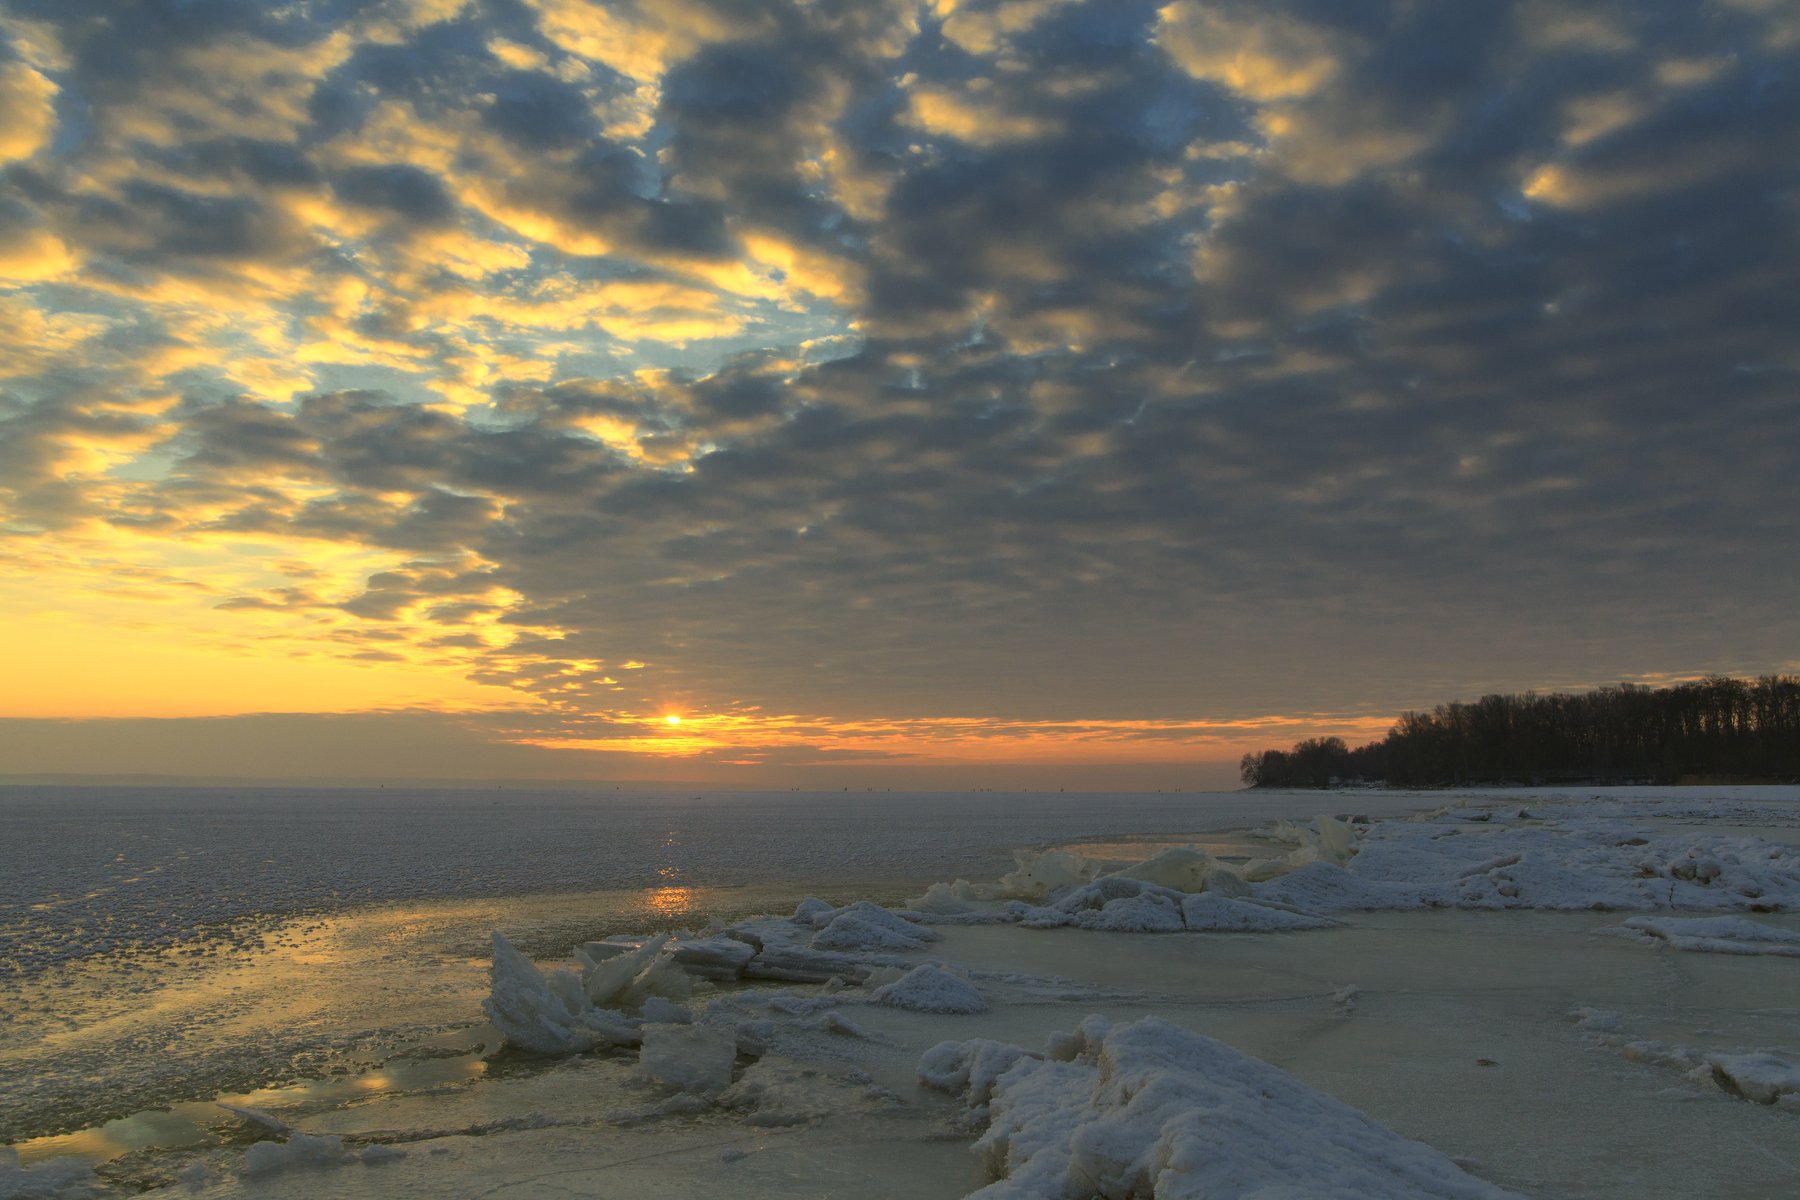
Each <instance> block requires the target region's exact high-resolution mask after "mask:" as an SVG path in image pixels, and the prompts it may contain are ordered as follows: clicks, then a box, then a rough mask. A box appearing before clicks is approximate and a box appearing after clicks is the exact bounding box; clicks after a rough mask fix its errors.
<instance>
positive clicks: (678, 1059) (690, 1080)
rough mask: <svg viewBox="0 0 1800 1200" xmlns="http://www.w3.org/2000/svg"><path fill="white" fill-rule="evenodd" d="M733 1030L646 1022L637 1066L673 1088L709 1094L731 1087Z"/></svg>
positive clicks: (735, 1049) (735, 1045)
mask: <svg viewBox="0 0 1800 1200" xmlns="http://www.w3.org/2000/svg"><path fill="white" fill-rule="evenodd" d="M737 1052H738V1038H737V1033H736V1031H735V1030H731V1029H720V1028H718V1027H717V1026H712V1025H646V1026H645V1027H644V1045H643V1048H642V1049H640V1050H639V1051H638V1067H639V1068H640V1069H641V1070H642V1071H643V1072H644V1074H646V1075H648V1076H649V1077H650V1078H652V1079H654V1080H656V1081H657V1082H658V1083H661V1084H664V1085H665V1086H668V1087H672V1088H674V1089H676V1090H677V1091H682V1092H694V1093H697V1094H701V1095H713V1094H716V1093H718V1092H722V1091H724V1090H725V1089H726V1088H728V1087H730V1086H731V1064H732V1062H733V1061H734V1060H735V1059H736V1058H737Z"/></svg>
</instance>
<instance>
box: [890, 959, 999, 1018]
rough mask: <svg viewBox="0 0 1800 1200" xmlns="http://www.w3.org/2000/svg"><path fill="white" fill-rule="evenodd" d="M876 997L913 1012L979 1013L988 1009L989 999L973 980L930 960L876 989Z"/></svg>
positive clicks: (895, 1006)
mask: <svg viewBox="0 0 1800 1200" xmlns="http://www.w3.org/2000/svg"><path fill="white" fill-rule="evenodd" d="M874 1000H875V1002H876V1003H877V1004H886V1005H888V1006H889V1007H891V1008H905V1009H911V1010H912V1011H913V1012H930V1013H978V1012H986V1011H987V1001H985V1000H983V999H982V998H981V993H980V992H978V991H976V990H975V987H974V985H973V984H971V983H970V982H969V981H968V980H966V979H964V978H963V977H962V976H960V975H952V974H951V973H950V972H948V971H946V970H944V969H943V968H942V967H937V966H933V965H932V964H930V963H926V964H925V965H924V966H920V967H914V968H913V969H912V970H910V971H908V972H907V973H906V974H904V975H902V976H901V977H900V978H899V979H896V980H894V982H892V983H889V984H884V985H882V986H881V987H878V988H876V989H875V993H874Z"/></svg>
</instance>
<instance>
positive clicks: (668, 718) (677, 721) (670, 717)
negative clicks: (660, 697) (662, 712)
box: [663, 713, 681, 725]
mask: <svg viewBox="0 0 1800 1200" xmlns="http://www.w3.org/2000/svg"><path fill="white" fill-rule="evenodd" d="M663 720H664V721H667V722H668V723H669V724H671V725H679V724H681V718H680V717H678V716H676V715H675V714H674V713H670V714H669V715H668V716H666V717H664V718H663Z"/></svg>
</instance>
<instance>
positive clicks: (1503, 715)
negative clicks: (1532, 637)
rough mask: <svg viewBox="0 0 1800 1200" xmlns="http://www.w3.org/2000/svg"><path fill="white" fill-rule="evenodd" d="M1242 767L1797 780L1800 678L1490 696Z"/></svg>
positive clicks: (1355, 778) (1357, 775) (1267, 776)
mask: <svg viewBox="0 0 1800 1200" xmlns="http://www.w3.org/2000/svg"><path fill="white" fill-rule="evenodd" d="M1239 769H1240V771H1241V772H1242V774H1243V778H1244V782H1245V783H1247V784H1249V785H1250V786H1251V787H1265V788H1323V787H1330V786H1331V785H1332V784H1334V783H1371V784H1373V783H1382V784H1387V785H1388V786H1391V787H1466V786H1475V785H1481V784H1560V783H1679V782H1681V781H1683V780H1696V781H1698V780H1706V781H1711V782H1734V783H1789V782H1796V781H1800V676H1793V675H1765V676H1762V677H1761V678H1759V679H1755V680H1749V679H1731V678H1726V677H1724V676H1712V677H1709V678H1706V679H1701V680H1696V681H1693V682H1690V683H1678V684H1674V685H1673V686H1670V687H1660V688H1650V687H1641V686H1636V685H1633V684H1629V683H1627V684H1621V685H1619V686H1617V687H1603V688H1600V689H1598V690H1596V691H1591V692H1584V693H1582V694H1580V695H1565V694H1561V693H1557V694H1553V695H1543V696H1540V695H1538V694H1537V693H1535V692H1527V693H1525V694H1524V695H1494V696H1483V697H1482V698H1481V699H1479V700H1477V701H1475V702H1474V703H1473V704H1465V703H1462V702H1461V701H1458V702H1455V703H1452V704H1440V705H1438V706H1437V707H1436V708H1434V709H1432V710H1431V711H1430V712H1409V713H1405V714H1403V715H1402V716H1401V717H1400V720H1399V721H1397V722H1396V723H1395V724H1394V727H1393V728H1392V729H1390V730H1388V733H1387V736H1386V737H1384V738H1382V739H1381V740H1380V741H1378V742H1370V743H1369V744H1368V745H1366V746H1357V747H1354V748H1352V747H1350V746H1348V745H1346V744H1345V742H1344V739H1343V738H1338V737H1325V738H1308V739H1306V740H1305V741H1303V742H1299V743H1296V744H1295V746H1294V747H1293V749H1291V750H1264V751H1261V752H1259V753H1253V754H1246V755H1244V757H1243V760H1242V761H1241V762H1240V763H1239Z"/></svg>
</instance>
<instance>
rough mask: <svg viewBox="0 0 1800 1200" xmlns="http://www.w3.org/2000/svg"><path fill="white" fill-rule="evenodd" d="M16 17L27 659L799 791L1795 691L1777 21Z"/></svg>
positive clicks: (1272, 13) (921, 10)
mask: <svg viewBox="0 0 1800 1200" xmlns="http://www.w3.org/2000/svg"><path fill="white" fill-rule="evenodd" d="M0 46H3V49H0V161H3V163H4V165H3V166H0V172H3V174H0V518H3V520H4V526H3V529H0V556H3V559H4V561H3V563H0V567H3V568H4V570H5V572H6V574H7V575H8V577H9V579H10V582H8V583H7V584H6V585H4V588H3V589H0V598H3V599H4V601H5V605H6V611H7V612H8V613H10V614H14V616H15V617H16V620H14V622H13V628H14V630H15V631H24V632H23V634H22V635H21V636H30V631H31V629H32V628H34V626H32V624H31V621H32V620H36V619H40V618H42V619H55V620H62V621H63V624H62V625H61V626H59V628H63V629H65V630H66V629H68V628H71V627H73V628H77V629H78V628H81V627H83V625H82V623H83V622H86V623H88V624H89V625H108V626H111V627H120V626H121V625H123V626H124V627H129V628H130V629H133V630H135V631H136V635H137V636H140V637H142V638H145V639H155V638H157V637H166V638H169V639H172V640H173V641H174V642H176V643H179V644H181V645H182V646H184V647H187V648H188V649H189V650H191V652H192V653H193V654H195V655H204V654H219V655H226V656H233V655H235V656H237V658H239V659H245V658H251V659H255V658H261V659H264V660H272V659H275V658H280V657H286V658H289V659H293V660H296V661H307V662H315V663H317V662H330V663H343V662H351V663H368V664H372V666H371V672H379V671H382V670H392V671H394V672H404V671H413V672H420V671H422V672H426V673H427V674H426V675H424V676H419V677H420V678H426V677H429V673H430V672H438V673H439V676H441V677H442V678H445V679H450V678H456V679H468V680H473V681H474V685H482V686H481V688H480V689H478V690H479V691H480V695H481V697H482V699H480V701H479V702H477V701H475V700H469V701H468V702H467V703H464V704H463V705H462V706H463V707H473V708H489V709H505V710H507V711H508V712H509V713H510V714H511V715H510V716H507V717H506V718H505V719H500V718H495V717H493V716H491V715H490V716H487V717H483V718H481V721H482V722H484V723H485V724H482V725H481V728H482V729H484V730H487V732H488V733H489V734H494V730H495V729H499V730H501V731H502V734H503V735H505V736H511V737H515V738H519V739H528V740H531V741H535V742H548V743H554V744H567V743H569V742H571V741H573V742H575V743H579V744H584V745H588V746H592V747H596V748H610V749H614V750H619V751H627V752H631V751H638V750H644V749H651V750H654V749H657V748H659V747H660V748H663V749H674V750H685V751H686V752H688V753H691V754H695V755H698V756H699V757H700V758H701V759H705V760H711V761H727V760H728V761H733V762H743V763H748V762H756V761H769V762H775V761H808V760H819V761H830V760H832V759H833V758H834V757H851V758H857V757H860V758H862V759H865V760H866V759H868V758H869V757H871V756H875V755H879V754H881V753H887V752H892V753H912V752H915V751H917V749H918V747H919V746H920V745H923V744H925V743H930V742H934V741H935V742H937V743H939V744H943V745H951V744H954V745H957V746H960V747H962V748H963V751H966V752H968V753H977V752H979V753H987V754H990V755H992V754H1012V755H1014V756H1016V757H1029V754H1028V751H1029V750H1030V747H1031V746H1035V745H1040V744H1042V743H1043V742H1044V739H1052V740H1055V741H1056V742H1058V743H1059V744H1061V745H1063V746H1064V747H1067V746H1070V745H1074V746H1077V747H1079V746H1081V745H1089V746H1091V747H1096V748H1098V747H1109V748H1110V749H1106V750H1105V751H1104V754H1108V755H1112V756H1113V757H1122V758H1129V757H1131V756H1132V755H1134V754H1144V755H1150V756H1152V757H1154V756H1155V755H1156V754H1164V755H1169V754H1175V753H1177V752H1179V753H1181V754H1187V753H1191V752H1195V748H1196V747H1200V748H1204V747H1206V746H1209V745H1215V744H1217V745H1224V744H1225V742H1221V741H1219V739H1221V738H1224V739H1227V740H1229V738H1230V737H1238V738H1240V740H1241V738H1242V737H1244V736H1248V737H1249V740H1250V741H1252V742H1256V741H1260V740H1263V733H1262V732H1261V731H1255V732H1253V733H1251V734H1248V735H1246V734H1244V732H1243V731H1242V730H1241V729H1237V728H1236V727H1235V726H1234V725H1233V724H1232V722H1233V721H1234V720H1236V719H1238V718H1243V717H1246V716H1258V715H1269V714H1289V715H1293V714H1337V715H1338V716H1339V717H1341V718H1343V719H1345V720H1349V721H1350V722H1351V725H1352V726H1353V725H1354V719H1353V718H1355V717H1356V716H1357V715H1358V714H1360V715H1361V716H1363V717H1367V718H1370V719H1372V720H1373V719H1378V718H1380V717H1384V716H1387V715H1391V714H1392V713H1394V712H1395V711H1397V710H1398V709H1400V708H1402V707H1407V706H1416V705H1421V704H1430V703H1432V702H1435V701H1437V700H1440V699H1445V698H1449V697H1451V696H1454V695H1459V694H1460V695H1465V696H1467V695H1473V694H1476V693H1478V692H1480V691H1482V690H1492V689H1497V688H1525V687H1530V686H1545V685H1551V686H1554V685H1558V684H1579V683H1588V682H1593V681H1600V680H1607V679H1617V678H1620V677H1621V676H1655V675H1658V674H1663V673H1691V672H1696V671H1702V670H1710V669H1723V670H1753V671H1754V670H1771V669H1778V668H1781V667H1783V666H1792V665H1793V664H1794V663H1795V661H1796V657H1797V653H1800V652H1797V651H1796V650H1795V646H1796V644H1797V642H1796V637H1797V635H1800V606H1797V605H1796V604H1795V603H1794V594H1795V584H1796V582H1797V577H1800V570H1797V568H1796V565H1795V564H1796V557H1795V554H1794V550H1795V548H1796V547H1797V546H1800V487H1797V485H1796V483H1795V479H1796V471H1795V463H1796V462H1800V403H1797V400H1800V389H1797V382H1800V376H1797V374H1796V372H1797V371H1800V340H1797V339H1796V338H1795V337H1794V330H1795V328H1796V327H1797V326H1800V321H1797V317H1800V313H1797V312H1796V299H1795V298H1796V297H1797V296H1800V253H1797V251H1800V245H1797V243H1800V10H1796V9H1795V7H1794V6H1793V5H1792V4H1789V3H1784V2H1782V0H1719V2H1716V3H1711V4H1700V3H1666V4H1664V3H1654V2H1651V3H1645V2H1632V3H1617V4H1608V3H1598V2H1597V3H1585V4H1579V5H1571V4H1564V3H1552V2H1549V0H1542V2H1537V0H1532V2H1518V3H1499V2H1493V3H1488V2H1464V0H1455V2H1452V0H1442V2H1436V3H1431V2H1414V3H1403V2H1398V0H1396V2H1393V3H1377V2H1371V3H1344V2H1338V0H1333V2H1329V3H1327V2H1323V0H1321V2H1317V3H1308V2H1299V0H1293V2H1288V3H1262V2H1257V3H1248V2H1245V3H1235V2H1209V0H1177V2H1176V3H1169V4H1160V5H1159V4H1144V3H1135V2H1133V0H1091V2H1088V3H1081V2H1077V0H1004V2H999V3H958V2H956V0H936V2H935V3H918V2H916V0H915V2H910V3H882V2H879V0H842V2H834V0H788V2H785V3H782V2H776V0H767V2H759V3H727V2H724V0H720V2H718V3H707V2H704V0H662V2H658V0H617V2H614V3H589V2H585V0H504V2H503V0H467V2H461V0H382V2H379V3H355V2H352V0H344V2H338V3H330V2H324V0H319V2H311V3H302V4H291V5H281V6H275V5H262V4H245V3H237V2H231V0H212V2H208V0H195V2H191V3H177V2H174V0H170V2H167V3H154V2H143V3H120V2H119V0H9V3H8V4H7V6H6V8H5V9H4V12H3V15H0ZM71 613H73V614H74V616H73V617H70V614H71ZM46 614H48V616H46ZM71 620H73V621H74V625H73V626H71V625H70V624H69V622H70V621H71ZM178 683H179V681H177V687H178ZM471 686H473V685H471ZM473 694H474V693H471V695H473ZM496 698H500V699H496ZM352 699H353V698H352ZM388 702H390V703H392V702H393V701H392V700H391V698H390V700H389V701H388ZM408 702H409V703H417V702H418V700H417V698H416V697H415V698H414V699H413V700H411V701H408ZM309 706H310V707H313V708H321V707H323V708H329V707H332V705H330V704H329V703H325V704H318V703H314V704H311V705H309ZM123 707H124V708H131V707H132V706H130V705H124V706H123ZM284 707H299V706H298V705H293V704H284V697H283V696H282V695H280V694H271V695H267V696H264V697H261V698H258V699H251V700H245V699H242V698H239V699H238V700H235V701H234V702H233V703H232V705H230V706H224V705H223V702H221V704H220V705H216V706H215V709H214V710H215V711H226V710H227V708H229V710H230V711H257V710H265V711H279V710H282V709H283V708H284ZM338 707H345V708H352V707H357V704H356V703H353V702H350V701H349V700H347V701H346V702H345V703H344V704H341V705H338ZM200 708H201V709H202V710H204V709H205V705H204V704H201V705H200ZM671 710H679V711H681V712H684V713H687V714H689V718H690V719H689V722H688V724H687V726H686V727H685V728H687V729H688V730H690V731H691V732H689V733H687V734H683V735H681V736H684V737H688V738H689V739H690V740H689V741H688V742H685V743H681V742H675V741H671V740H670V737H669V736H668V734H667V731H664V732H663V733H658V732H657V731H656V726H655V723H656V722H657V721H658V719H659V718H660V716H661V715H662V714H663V713H664V712H666V711H671ZM15 712H16V713H20V714H24V713H28V712H36V710H31V709H30V707H29V705H26V706H24V707H22V708H15ZM37 715H49V716H59V715H94V714H93V713H92V712H81V713H76V712H73V711H69V712H62V713H59V712H42V713H38V714H37ZM115 715H124V713H123V711H122V710H121V712H119V713H116V714H115ZM131 715H156V714H155V711H154V706H153V705H152V706H149V707H146V706H142V705H140V706H137V707H135V708H133V709H132V714H131ZM1308 719H1310V718H1308ZM1320 720H1323V718H1322V717H1321V718H1320ZM708 721H710V722H712V723H711V724H710V725H709V724H708V723H707V722H708ZM1347 727H1348V726H1347ZM494 736H500V734H494ZM658 739H661V740H658ZM1230 744H1231V745H1233V746H1235V745H1236V744H1237V743H1236V742H1231V743H1230ZM884 746H885V747H887V749H886V750H884V749H883V747H884ZM983 747H986V749H985V750H984V749H982V748H983ZM1094 752H1095V753H1096V754H1100V753H1102V751H1101V750H1100V749H1095V751H1094ZM1222 752H1223V751H1221V753H1222Z"/></svg>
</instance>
